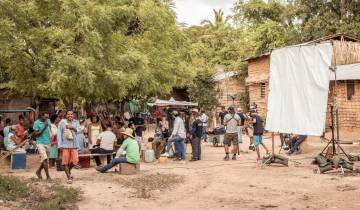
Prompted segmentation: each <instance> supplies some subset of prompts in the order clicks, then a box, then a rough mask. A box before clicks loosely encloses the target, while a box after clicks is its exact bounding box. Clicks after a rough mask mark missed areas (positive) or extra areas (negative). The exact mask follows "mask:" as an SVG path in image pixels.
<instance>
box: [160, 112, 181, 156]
mask: <svg viewBox="0 0 360 210" xmlns="http://www.w3.org/2000/svg"><path fill="white" fill-rule="evenodd" d="M172 115H173V116H174V117H175V120H174V126H173V131H172V133H171V136H170V138H169V140H168V143H167V148H166V153H165V156H168V155H169V151H170V149H171V145H172V143H173V142H174V143H175V148H176V151H177V152H178V157H177V158H176V159H175V160H185V149H184V140H185V138H186V130H185V123H184V121H183V119H181V117H180V113H179V112H178V111H173V112H172Z"/></svg>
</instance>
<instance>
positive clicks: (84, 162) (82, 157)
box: [79, 152, 116, 168]
mask: <svg viewBox="0 0 360 210" xmlns="http://www.w3.org/2000/svg"><path fill="white" fill-rule="evenodd" d="M115 154H116V152H112V153H104V154H100V153H94V154H91V153H87V154H79V164H80V166H81V168H90V165H91V164H90V163H91V157H100V162H101V163H102V164H103V165H104V164H105V163H106V158H107V156H108V155H111V156H113V155H115Z"/></svg>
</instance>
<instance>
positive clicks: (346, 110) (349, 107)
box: [326, 80, 360, 130]
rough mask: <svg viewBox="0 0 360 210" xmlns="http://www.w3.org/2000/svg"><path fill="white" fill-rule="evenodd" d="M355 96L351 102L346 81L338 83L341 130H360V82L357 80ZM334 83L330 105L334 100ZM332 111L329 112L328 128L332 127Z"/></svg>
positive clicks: (331, 85) (330, 95) (330, 94)
mask: <svg viewBox="0 0 360 210" xmlns="http://www.w3.org/2000/svg"><path fill="white" fill-rule="evenodd" d="M354 83H355V85H354V86H355V94H354V95H353V96H352V98H351V100H348V99H347V90H346V81H338V83H337V89H336V90H337V100H338V105H339V127H340V130H341V129H342V128H345V129H347V130H352V129H356V128H360V112H359V110H360V81H359V80H355V81H354ZM333 88H334V83H333V82H331V84H330V93H329V100H328V101H329V103H332V102H333V98H334V94H333V93H334V89H333ZM330 123H331V121H330V110H329V109H328V112H327V122H326V124H327V127H329V126H330Z"/></svg>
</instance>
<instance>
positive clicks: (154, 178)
mask: <svg viewBox="0 0 360 210" xmlns="http://www.w3.org/2000/svg"><path fill="white" fill-rule="evenodd" d="M118 181H119V183H120V184H121V185H122V186H124V187H127V188H131V189H134V190H135V192H134V197H137V198H143V199H149V198H151V197H154V192H156V191H164V190H169V189H171V188H173V187H175V185H177V184H179V183H181V182H183V181H184V178H183V177H182V176H179V175H176V174H160V173H157V174H149V175H145V176H141V177H138V178H132V179H120V180H118Z"/></svg>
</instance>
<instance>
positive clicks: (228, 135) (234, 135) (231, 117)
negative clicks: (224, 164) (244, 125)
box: [224, 107, 241, 160]
mask: <svg viewBox="0 0 360 210" xmlns="http://www.w3.org/2000/svg"><path fill="white" fill-rule="evenodd" d="M228 111H229V113H228V114H226V115H225V117H224V125H225V127H226V132H225V137H224V148H225V153H226V155H225V158H224V160H229V147H230V146H231V144H232V145H233V148H232V152H233V154H234V155H233V157H232V159H233V160H236V152H238V146H239V145H238V144H239V139H238V126H240V123H241V118H240V116H239V115H238V114H236V113H235V109H234V107H229V109H228Z"/></svg>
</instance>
